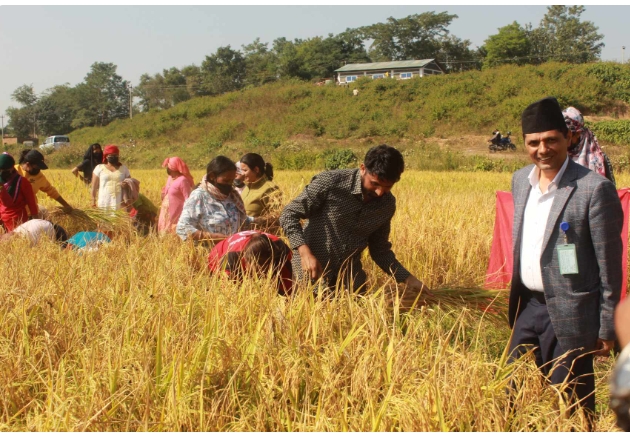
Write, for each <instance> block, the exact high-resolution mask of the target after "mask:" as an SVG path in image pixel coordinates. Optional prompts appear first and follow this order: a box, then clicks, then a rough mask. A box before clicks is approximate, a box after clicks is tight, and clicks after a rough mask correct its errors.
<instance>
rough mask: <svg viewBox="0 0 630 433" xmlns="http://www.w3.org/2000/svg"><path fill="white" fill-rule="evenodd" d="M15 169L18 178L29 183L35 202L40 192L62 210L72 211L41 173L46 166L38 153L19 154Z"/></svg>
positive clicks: (27, 150) (35, 151)
mask: <svg viewBox="0 0 630 433" xmlns="http://www.w3.org/2000/svg"><path fill="white" fill-rule="evenodd" d="M15 169H16V170H17V172H18V173H19V174H20V176H23V177H24V178H25V179H26V180H28V181H29V182H30V184H31V186H32V187H33V194H35V200H37V193H38V192H39V191H41V192H43V193H45V194H46V195H47V196H48V197H50V198H51V199H53V200H55V201H57V203H59V204H60V205H62V206H63V207H64V209H66V210H72V206H70V205H69V204H68V202H67V201H66V200H64V198H63V197H62V196H61V194H59V191H57V189H56V188H55V187H54V186H52V185H51V183H50V182H49V181H48V179H46V175H44V173H42V170H48V165H46V163H45V162H44V155H42V154H41V152H40V151H38V150H35V149H32V150H29V149H24V150H23V151H22V152H21V153H20V159H19V164H17V165H16V166H15Z"/></svg>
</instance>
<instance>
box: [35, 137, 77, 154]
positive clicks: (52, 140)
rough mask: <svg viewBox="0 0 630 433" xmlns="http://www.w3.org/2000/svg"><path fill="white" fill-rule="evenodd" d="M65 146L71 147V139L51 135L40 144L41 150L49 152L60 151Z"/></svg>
mask: <svg viewBox="0 0 630 433" xmlns="http://www.w3.org/2000/svg"><path fill="white" fill-rule="evenodd" d="M64 146H70V137H68V136H67V135H51V136H50V137H48V138H47V139H46V141H44V142H43V143H42V144H40V146H39V148H40V149H42V150H45V151H48V152H52V151H53V150H59V149H61V148H62V147H64Z"/></svg>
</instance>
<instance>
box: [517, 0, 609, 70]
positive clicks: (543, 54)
mask: <svg viewBox="0 0 630 433" xmlns="http://www.w3.org/2000/svg"><path fill="white" fill-rule="evenodd" d="M585 10H586V9H585V7H584V6H561V5H555V6H549V7H548V8H547V13H546V14H545V16H544V17H543V19H542V21H541V22H540V26H539V27H538V28H536V29H530V31H529V37H530V43H531V47H532V55H533V56H535V58H534V61H533V62H535V63H541V62H545V61H549V60H555V61H562V62H571V63H586V62H592V61H595V60H597V59H599V57H600V56H601V51H602V48H603V47H604V43H603V42H601V41H602V40H603V38H604V36H603V35H602V34H600V33H597V31H598V30H599V29H598V28H597V27H596V26H595V24H593V23H592V22H591V21H582V20H581V19H580V16H581V15H582V14H583V13H584V11H585Z"/></svg>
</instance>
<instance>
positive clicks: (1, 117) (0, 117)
mask: <svg viewBox="0 0 630 433" xmlns="http://www.w3.org/2000/svg"><path fill="white" fill-rule="evenodd" d="M0 119H2V144H3V145H4V115H0Z"/></svg>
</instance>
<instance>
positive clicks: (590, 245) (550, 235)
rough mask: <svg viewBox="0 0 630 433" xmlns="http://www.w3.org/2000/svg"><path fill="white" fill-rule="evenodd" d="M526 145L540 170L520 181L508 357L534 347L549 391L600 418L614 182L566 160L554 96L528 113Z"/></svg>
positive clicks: (613, 247)
mask: <svg viewBox="0 0 630 433" xmlns="http://www.w3.org/2000/svg"><path fill="white" fill-rule="evenodd" d="M522 125H523V137H524V141H525V147H526V148H527V152H528V153H529V157H530V159H531V160H532V162H533V163H534V164H533V165H530V166H528V167H525V168H523V169H521V170H519V171H517V172H516V173H515V174H514V177H513V178H512V193H513V197H514V227H513V239H514V244H513V254H514V269H513V274H512V288H511V293H510V307H509V319H510V325H511V326H513V336H512V341H511V345H510V353H511V354H512V359H514V358H516V357H518V356H520V355H521V354H522V353H523V352H524V350H526V349H528V348H530V347H532V346H533V347H534V348H535V350H534V354H535V357H536V364H537V365H538V367H539V368H540V369H541V370H542V372H543V374H544V375H545V376H547V377H548V379H549V380H550V382H551V383H553V384H560V383H563V382H564V381H565V379H567V383H569V385H570V394H571V396H572V397H573V398H575V397H577V398H578V399H580V404H581V405H582V406H583V407H584V408H586V409H588V410H590V411H591V412H594V411H595V392H594V391H595V380H594V377H593V355H604V356H605V355H607V354H608V353H609V352H610V350H611V349H612V347H613V340H614V339H615V331H614V327H613V310H614V309H615V306H616V304H617V303H618V302H619V297H620V294H621V281H622V269H621V256H622V241H621V229H622V226H623V212H622V209H621V203H620V201H619V196H618V195H617V191H616V189H615V187H614V186H613V184H612V183H611V182H610V181H609V180H607V179H606V178H605V177H603V176H600V175H599V174H597V173H595V172H593V171H591V170H589V169H588V168H585V167H582V166H581V165H579V164H577V163H575V162H574V161H573V160H571V158H569V157H568V154H567V150H568V148H569V146H570V145H571V132H570V131H569V130H568V128H567V126H566V124H565V122H564V118H563V116H562V111H561V109H560V106H559V104H558V101H557V100H556V99H555V98H545V99H542V100H540V101H537V102H535V103H533V104H531V105H530V106H528V107H527V108H526V109H525V111H524V112H523V114H522Z"/></svg>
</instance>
